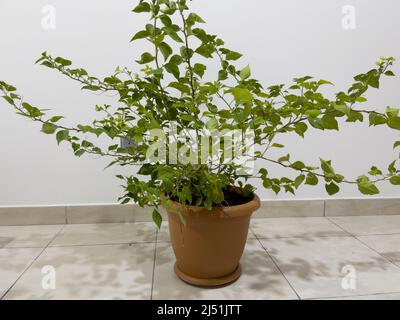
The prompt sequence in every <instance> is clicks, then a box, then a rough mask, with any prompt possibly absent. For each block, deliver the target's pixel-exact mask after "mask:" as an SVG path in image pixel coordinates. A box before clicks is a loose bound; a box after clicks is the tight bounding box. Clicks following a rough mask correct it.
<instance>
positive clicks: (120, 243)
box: [49, 241, 155, 248]
mask: <svg viewBox="0 0 400 320" xmlns="http://www.w3.org/2000/svg"><path fill="white" fill-rule="evenodd" d="M152 243H155V242H154V241H133V242H111V243H92V244H90V243H89V244H63V245H55V246H49V248H73V247H96V246H118V245H135V244H152Z"/></svg>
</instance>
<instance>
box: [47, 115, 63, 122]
mask: <svg viewBox="0 0 400 320" xmlns="http://www.w3.org/2000/svg"><path fill="white" fill-rule="evenodd" d="M63 118H64V117H63V116H54V117H52V118H51V119H50V120H49V121H50V122H53V123H55V122H58V121H60V120H61V119H63Z"/></svg>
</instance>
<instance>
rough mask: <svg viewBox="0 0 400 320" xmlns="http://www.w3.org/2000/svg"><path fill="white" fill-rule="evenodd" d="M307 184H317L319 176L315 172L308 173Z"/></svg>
mask: <svg viewBox="0 0 400 320" xmlns="http://www.w3.org/2000/svg"><path fill="white" fill-rule="evenodd" d="M306 184H308V185H310V186H316V185H317V184H318V177H317V176H316V175H315V174H313V173H311V172H310V173H308V174H307V179H306Z"/></svg>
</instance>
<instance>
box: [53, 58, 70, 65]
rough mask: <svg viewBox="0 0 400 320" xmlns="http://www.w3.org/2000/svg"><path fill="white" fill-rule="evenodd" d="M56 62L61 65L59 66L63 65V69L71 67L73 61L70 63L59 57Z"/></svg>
mask: <svg viewBox="0 0 400 320" xmlns="http://www.w3.org/2000/svg"><path fill="white" fill-rule="evenodd" d="M54 61H55V62H57V63H59V64H61V65H62V66H63V67H67V66H70V65H71V64H72V62H71V61H69V60H67V59H64V58H61V57H57V58H56V59H55V60H54Z"/></svg>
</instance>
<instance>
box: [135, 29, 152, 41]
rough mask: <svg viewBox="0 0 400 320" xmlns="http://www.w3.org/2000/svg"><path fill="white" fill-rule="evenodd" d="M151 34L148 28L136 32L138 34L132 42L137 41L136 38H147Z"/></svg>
mask: <svg viewBox="0 0 400 320" xmlns="http://www.w3.org/2000/svg"><path fill="white" fill-rule="evenodd" d="M149 35H150V34H149V32H148V31H147V30H142V31H139V32H138V33H136V34H135V35H134V36H133V37H132V39H131V42H132V41H135V40H139V39H145V38H147V37H148V36H149Z"/></svg>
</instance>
